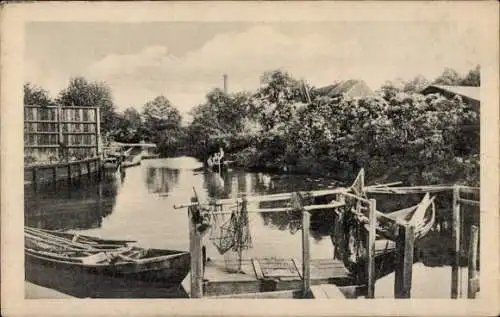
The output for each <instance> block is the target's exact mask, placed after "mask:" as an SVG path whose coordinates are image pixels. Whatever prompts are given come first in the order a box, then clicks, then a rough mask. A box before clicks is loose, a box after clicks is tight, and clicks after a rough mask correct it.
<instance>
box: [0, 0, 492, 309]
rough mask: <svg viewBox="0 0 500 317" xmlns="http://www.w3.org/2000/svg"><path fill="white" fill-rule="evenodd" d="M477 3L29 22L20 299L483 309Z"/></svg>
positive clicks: (482, 39)
mask: <svg viewBox="0 0 500 317" xmlns="http://www.w3.org/2000/svg"><path fill="white" fill-rule="evenodd" d="M465 3H467V2H465ZM488 3H489V4H490V9H494V10H495V9H496V10H498V6H495V5H492V3H490V2H485V4H486V5H483V7H480V9H481V10H480V9H477V8H476V9H477V10H476V11H477V12H476V11H474V10H472V9H469V10H470V16H468V17H467V18H464V16H463V15H462V16H460V15H453V13H450V12H454V11H450V12H448V13H443V15H442V16H441V17H444V18H443V19H441V18H439V17H440V16H439V15H436V16H437V17H438V18H435V19H426V18H421V16H422V14H420V15H419V14H418V13H417V9H415V10H414V11H412V10H410V12H411V13H412V14H415V16H416V18H411V19H404V18H399V17H397V15H394V16H393V19H389V18H388V17H389V16H391V15H387V14H386V15H385V18H374V19H369V18H366V17H368V16H370V14H369V13H365V14H364V15H361V16H357V18H352V19H347V18H346V19H342V17H339V15H338V14H337V15H336V18H335V19H330V20H328V19H325V18H318V19H315V18H314V15H312V11H311V12H309V13H311V14H310V15H307V17H308V18H303V19H286V18H284V19H282V18H281V17H282V16H283V15H285V13H284V12H285V11H286V10H285V9H283V10H284V11H278V10H275V11H274V12H275V14H274V15H268V14H263V18H262V19H259V17H258V15H253V16H252V18H241V19H239V18H238V16H236V17H233V18H230V17H229V18H228V15H227V14H226V13H227V12H228V11H229V10H222V11H221V12H222V13H221V17H222V18H221V19H204V18H200V19H196V18H191V19H188V18H179V19H166V18H163V19H161V18H160V19H151V20H147V19H143V20H136V19H127V18H123V19H119V18H116V19H111V18H110V20H109V21H106V20H100V19H90V18H89V19H75V20H71V19H69V18H68V19H64V18H62V19H59V18H53V19H49V18H40V19H38V18H37V19H33V20H29V21H24V22H23V31H22V32H23V33H22V34H24V35H23V36H22V37H21V40H19V43H21V42H22V43H21V44H22V47H23V51H22V52H19V53H21V54H20V57H18V60H21V61H22V65H23V67H22V68H20V69H19V71H20V73H19V74H18V77H19V78H20V82H19V83H18V84H17V86H16V87H17V88H20V89H22V91H18V94H19V96H20V97H19V98H20V99H19V100H21V101H20V103H22V106H21V105H19V107H20V108H19V109H17V110H18V111H20V112H21V114H20V115H19V116H18V118H19V119H20V120H22V122H23V133H22V135H23V139H24V143H23V144H18V146H19V153H21V154H20V155H23V158H24V163H23V165H24V167H23V171H24V184H23V189H20V194H19V195H18V196H15V197H19V202H17V203H19V206H20V210H19V212H18V216H16V217H21V216H20V215H21V214H22V215H23V216H22V219H21V222H22V223H23V226H24V234H23V237H24V242H23V243H20V242H19V247H18V248H19V250H18V251H19V253H22V252H21V251H20V250H22V249H23V248H24V257H23V259H24V262H21V266H22V268H23V269H22V271H23V274H24V286H23V287H22V289H23V292H24V300H26V301H31V300H37V301H40V300H42V301H43V300H64V299H66V300H91V299H92V300H93V299H120V300H123V301H127V300H131V299H169V300H171V299H176V300H179V299H186V300H189V301H187V304H186V306H190V305H191V306H192V305H193V304H189V303H193V302H192V300H195V299H211V300H218V299H293V300H294V302H295V301H296V300H300V299H331V300H345V301H347V302H353V301H355V302H356V303H361V304H362V303H365V302H366V301H367V300H370V299H386V300H390V299H392V300H404V299H407V300H408V299H416V300H418V299H420V300H421V299H439V300H457V301H458V300H470V301H472V302H474V301H477V300H481V299H483V300H488V299H490V300H491V296H493V295H494V293H493V294H490V293H488V292H489V290H490V288H488V287H486V285H485V284H484V281H488V280H490V281H491V280H497V279H498V269H496V273H497V275H496V276H488V274H489V273H488V272H486V273H483V272H485V271H484V270H483V269H482V268H484V265H485V263H483V262H484V259H485V256H484V255H483V254H482V253H485V254H486V255H487V254H488V253H489V252H494V251H497V250H498V247H497V245H496V243H498V241H496V242H495V243H494V244H492V245H491V247H490V246H489V245H488V244H485V243H484V241H482V240H483V239H484V237H485V235H484V234H483V230H487V229H484V228H483V226H484V221H485V220H484V217H485V214H486V213H490V212H493V213H495V212H496V213H498V206H496V207H497V208H496V209H495V210H486V208H485V206H488V207H491V206H492V205H493V204H494V203H497V200H496V198H491V195H493V196H497V195H498V185H497V184H496V183H495V184H493V185H491V186H490V187H489V189H490V190H493V194H491V193H490V194H489V195H490V196H489V197H490V198H489V199H490V200H489V201H488V202H487V205H485V203H484V201H483V199H484V198H485V197H486V195H485V194H484V192H483V191H484V190H485V188H484V187H485V186H484V181H485V178H483V177H484V174H486V173H487V172H485V171H487V167H485V165H484V164H485V163H484V161H483V159H484V158H485V152H484V151H487V146H485V145H486V143H485V142H486V141H485V140H489V141H491V140H498V136H496V137H494V138H493V139H492V138H491V137H487V138H486V139H484V138H485V131H487V129H486V128H485V127H484V126H483V124H484V117H485V113H484V112H485V111H489V109H490V108H492V107H493V108H495V109H493V110H492V111H493V117H494V116H495V115H496V116H497V115H498V109H496V108H498V100H495V99H494V98H493V102H491V100H492V98H491V97H490V98H489V97H488V96H487V94H485V90H484V89H485V88H484V87H485V82H488V79H486V78H487V76H486V74H490V75H491V74H492V73H494V72H498V69H492V68H494V67H495V65H496V66H498V64H497V62H498V61H488V60H486V59H485V56H491V55H486V53H485V48H486V47H488V46H487V45H488V43H490V42H488V41H490V40H491V39H492V36H491V33H488V32H485V27H484V26H485V25H488V23H491V24H492V25H496V26H497V27H498V24H497V23H498V22H497V21H496V22H495V20H491V19H484V20H483V21H482V22H478V19H479V20H480V19H481V16H480V13H481V12H485V10H484V8H485V7H487V5H488ZM132 4H135V3H132ZM216 4H217V3H214V5H216ZM382 4H383V3H380V5H379V9H383V8H384V7H383V5H382ZM144 5H145V3H144ZM218 5H220V6H224V4H220V3H219V4H218ZM228 5H229V6H231V5H236V4H235V3H230V4H228ZM276 5H277V6H279V4H276ZM283 5H285V3H282V4H281V8H284V7H283ZM302 5H304V6H311V7H313V6H314V5H313V3H310V2H309V3H305V4H302ZM386 5H387V7H386V9H387V8H388V4H386ZM199 6H200V7H203V5H199ZM242 6H243V8H242V9H243V10H242V11H245V10H244V9H245V7H246V6H245V5H243V4H242ZM21 7H22V6H21ZM27 7H28V6H26V9H27ZM41 7H44V6H41ZM131 7H133V5H131ZM179 7H180V6H179ZM179 7H177V6H175V5H173V6H172V7H170V8H171V9H172V10H171V11H169V13H168V14H166V15H165V16H169V17H170V16H172V12H175V10H174V9H178V8H179ZM196 7H197V5H195V3H193V7H192V8H193V10H194V8H196ZM264 7H265V3H264V4H260V7H259V5H257V4H255V6H253V7H251V6H248V9H249V10H250V9H251V10H252V11H251V12H252V13H256V12H265V10H264ZM403 7H404V6H403ZM87 8H88V6H87ZM183 8H184V11H182V10H180V9H179V10H180V12H185V11H188V10H187V9H186V7H183ZM129 9H131V8H129ZM297 9H298V8H297V7H296V8H295V10H294V9H293V8H292V9H290V10H292V11H294V12H295V13H296V12H297V11H300V10H297ZM317 9H318V8H317ZM319 9H321V8H319ZM460 9H461V10H457V12H461V13H462V14H463V13H465V12H467V9H466V8H464V7H461V8H460ZM200 10H201V8H199V9H198V11H200ZM261 10H262V11H261ZM360 10H361V9H360ZM374 10H375V9H374ZM389 10H390V9H389ZM494 10H493V11H494ZM131 11H133V10H128V11H127V12H131ZM201 11H203V10H201ZM214 11H216V10H215V9H214V8H207V11H206V12H207V16H213V14H214ZM365 11H367V12H370V11H369V10H365ZM403 11H404V10H403ZM109 12H112V11H111V10H110V11H109ZM136 12H137V16H141V14H142V13H143V11H136ZM148 12H149V11H148ZM235 12H236V11H235ZM377 12H378V11H377ZM405 12H406V11H405ZM418 12H427V11H418ZM443 12H444V11H443ZM7 13H8V11H7ZM100 13H102V11H101V12H100ZM119 13H120V12H117V16H120V14H119ZM201 13H202V12H200V15H196V17H198V16H201ZM306 13H307V12H306ZM73 15H74V14H73ZM158 15H159V14H157V15H156V16H158ZM121 16H124V15H121ZM137 16H135V18H137ZM160 16H161V15H160ZM269 16H273V17H274V19H267V17H269ZM294 16H295V15H294ZM351 16H355V17H356V15H355V14H354V13H353V14H351ZM373 16H374V17H375V16H376V14H375V12H374V13H373ZM489 17H491V15H490V16H489ZM496 19H497V20H498V17H497V18H496ZM493 31H497V30H492V32H493ZM493 33H495V32H493ZM497 42H498V40H497ZM490 50H493V51H496V53H495V54H493V56H496V58H497V59H498V55H497V54H498V51H497V50H498V47H497V46H495V45H493V46H491V47H490ZM485 61H486V62H485ZM497 68H498V67H497ZM4 79H5V77H4V73H2V81H4ZM492 84H493V87H492ZM492 84H489V85H488V87H490V90H489V92H491V91H492V90H491V88H493V89H494V90H495V92H496V90H498V84H497V83H496V82H494V81H493V82H492ZM495 96H498V95H495ZM485 98H486V99H485ZM488 98H489V99H488ZM486 100H488V102H487V101H486ZM4 106H5V108H7V106H6V105H5V104H4V102H3V101H2V108H4ZM21 108H22V110H20V109H21ZM2 111H4V109H2ZM21 117H22V119H21ZM493 117H491V116H490V120H495V122H494V123H491V122H492V121H489V122H490V125H488V127H489V128H495V129H496V130H495V131H493V133H494V134H495V135H498V134H499V132H498V124H497V122H496V120H497V119H498V118H496V117H494V118H493ZM491 118H492V119H491ZM2 119H3V120H2V126H3V125H4V120H6V119H7V116H4V115H3V116H2ZM20 120H19V122H18V123H19V126H20V124H21V123H20V122H21V121H20ZM19 130H20V129H19ZM9 131H10V130H9ZM486 133H491V132H486ZM2 134H3V135H4V136H5V133H4V131H2ZM5 138H7V136H5ZM19 139H20V138H19ZM497 142H498V141H497ZM489 150H495V151H496V152H498V144H496V145H494V146H493V147H489ZM496 152H495V153H494V155H495V157H497V155H498V153H496ZM4 159H5V157H2V161H4ZM7 160H8V159H7ZM16 161H17V162H16V163H17V164H21V157H20V156H19V157H18V159H16ZM487 162H490V163H491V162H494V164H496V165H495V166H497V165H498V162H497V161H492V159H491V156H488V158H487ZM11 164H12V163H11ZM4 168H5V166H3V167H2V172H3V171H5V169H4ZM491 171H496V172H497V174H498V167H495V169H494V170H491ZM483 173H484V174H483ZM2 174H3V173H2ZM497 174H495V176H491V173H490V177H489V178H487V180H488V179H489V180H491V179H493V180H494V181H497V177H498V175H497ZM5 176H6V175H5V174H4V175H2V178H4V177H5ZM16 177H17V178H19V177H22V176H20V175H19V177H18V176H17V174H16V175H15V176H13V177H12V178H10V179H13V178H16ZM492 177H494V178H492ZM17 178H16V179H17ZM9 181H10V180H9ZM17 182H18V183H20V179H19V180H18V181H17ZM5 184H6V181H5V180H2V185H5ZM16 184H17V183H16ZM481 185H483V186H481ZM2 188H4V186H2ZM2 190H3V189H2ZM3 196H4V195H3V194H2V197H3ZM10 197H14V196H10ZM491 199H493V200H491ZM21 200H23V201H24V204H23V205H21V203H20V201H21ZM493 206H495V205H493ZM3 209H4V204H2V218H4V217H5V214H4V210H3ZM490 219H492V218H490ZM493 219H496V220H497V222H498V214H497V215H496V218H493ZM3 223H5V221H3ZM490 228H491V226H490ZM497 229H498V228H495V230H497ZM12 230H14V229H12ZM20 230H21V229H20V226H19V229H16V231H19V233H18V234H17V237H21V235H20ZM481 237H482V239H481ZM4 241H5V240H2V242H4ZM23 245H24V246H23ZM2 249H3V243H2ZM491 250H494V251H491ZM492 259H493V260H495V259H496V257H493V258H492ZM489 264H494V263H491V262H489ZM2 266H3V263H2ZM489 272H491V270H490V271H489ZM493 272H495V270H493ZM482 273H483V274H482ZM485 274H486V275H485ZM2 275H4V274H3V273H2ZM21 278H22V277H21ZM482 282H483V283H482ZM3 287H4V286H2V288H3ZM496 291H498V290H496ZM2 292H3V291H2ZM229 302H230V301H229ZM296 302H298V303H304V302H306V303H307V302H308V301H296ZM396 302H397V301H396ZM497 302H498V301H497ZM194 303H197V302H194ZM195 305H196V304H195ZM253 305H255V304H253ZM297 305H301V304H297ZM492 305H495V303H492ZM497 306H498V303H496V306H494V307H497ZM248 307H249V306H247V309H248ZM308 307H311V306H308ZM241 308H242V309H243V307H241ZM423 308H424V307H420V309H423ZM221 311H222V310H221ZM344 312H345V311H344ZM314 313H315V312H314V311H313V310H312V311H310V314H311V315H312V314H314Z"/></svg>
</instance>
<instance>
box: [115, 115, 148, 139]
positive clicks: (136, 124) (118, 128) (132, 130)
mask: <svg viewBox="0 0 500 317" xmlns="http://www.w3.org/2000/svg"><path fill="white" fill-rule="evenodd" d="M112 136H113V138H114V139H115V140H116V141H119V142H131V143H136V142H139V141H141V140H142V139H144V127H143V124H142V117H141V114H140V113H139V112H138V111H137V110H136V109H135V108H133V107H130V108H127V109H125V111H124V112H123V114H118V115H117V123H116V124H115V128H114V129H113V131H112Z"/></svg>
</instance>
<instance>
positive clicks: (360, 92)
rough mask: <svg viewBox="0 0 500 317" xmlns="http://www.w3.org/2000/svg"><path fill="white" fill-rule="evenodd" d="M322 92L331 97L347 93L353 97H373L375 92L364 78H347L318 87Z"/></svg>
mask: <svg viewBox="0 0 500 317" xmlns="http://www.w3.org/2000/svg"><path fill="white" fill-rule="evenodd" d="M318 92H319V93H320V94H325V95H328V96H330V97H334V96H339V95H347V96H348V97H351V98H365V97H373V96H375V93H374V92H373V91H372V90H371V89H370V87H368V85H367V84H366V83H365V82H364V81H362V80H354V79H350V80H346V81H341V82H339V83H336V84H333V85H329V86H325V87H322V88H318Z"/></svg>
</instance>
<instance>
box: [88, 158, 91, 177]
mask: <svg viewBox="0 0 500 317" xmlns="http://www.w3.org/2000/svg"><path fill="white" fill-rule="evenodd" d="M90 174H91V173H90V160H87V178H89V179H90Z"/></svg>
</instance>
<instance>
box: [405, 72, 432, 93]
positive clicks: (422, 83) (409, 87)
mask: <svg viewBox="0 0 500 317" xmlns="http://www.w3.org/2000/svg"><path fill="white" fill-rule="evenodd" d="M429 84H430V81H428V80H427V78H425V77H424V76H422V75H418V76H415V78H413V79H412V80H409V81H406V82H404V84H403V91H404V92H420V91H422V89H424V88H425V87H427V86H428V85H429Z"/></svg>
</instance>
